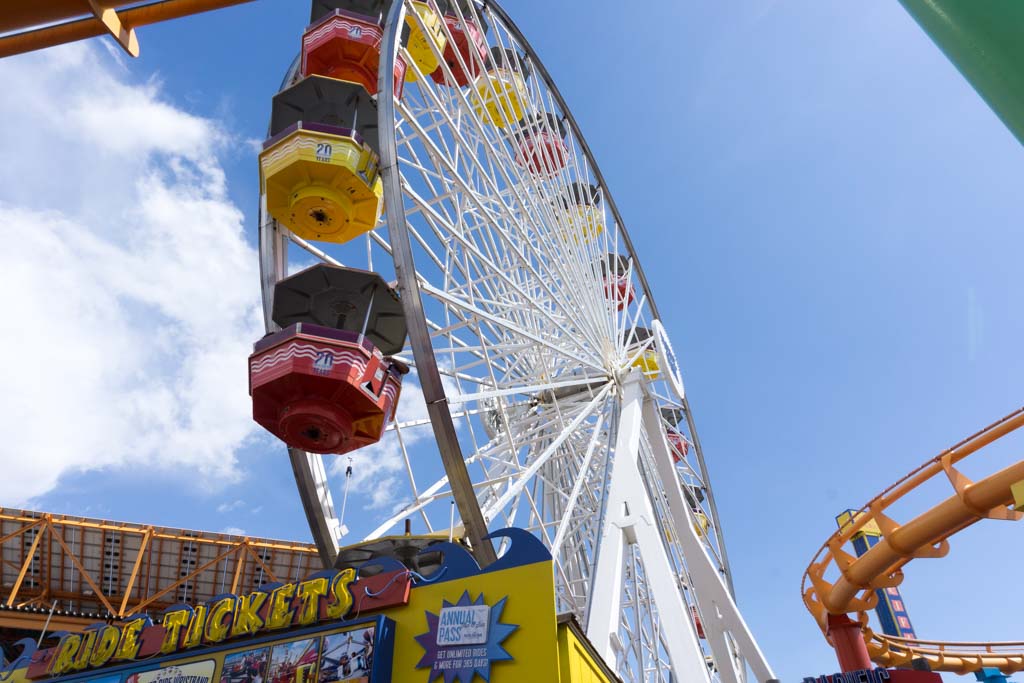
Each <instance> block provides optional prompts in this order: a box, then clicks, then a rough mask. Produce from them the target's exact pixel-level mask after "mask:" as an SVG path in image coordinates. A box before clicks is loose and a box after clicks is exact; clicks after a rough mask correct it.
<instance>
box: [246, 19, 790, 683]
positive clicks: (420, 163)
mask: <svg viewBox="0 0 1024 683" xmlns="http://www.w3.org/2000/svg"><path fill="white" fill-rule="evenodd" d="M260 164H261V207H260V265H261V275H262V292H263V303H264V315H265V319H266V324H267V332H268V334H269V335H270V336H268V337H267V338H266V340H270V341H266V340H264V341H261V342H260V343H258V344H257V353H256V354H254V356H253V359H254V360H251V363H250V371H251V380H252V386H253V387H257V386H260V387H263V388H266V387H270V386H271V385H272V382H273V381H275V380H274V376H272V375H273V371H272V366H273V364H274V363H278V362H282V363H283V362H291V361H292V360H294V359H299V358H303V357H305V358H307V360H308V362H309V363H310V366H309V367H310V373H311V374H310V376H309V378H307V379H306V380H303V381H306V382H307V383H306V384H304V385H303V386H313V383H315V382H318V381H320V380H322V379H323V377H325V376H327V375H329V374H331V373H335V374H337V373H338V372H339V370H338V367H340V366H338V365H336V364H339V363H340V364H341V366H343V367H342V370H343V371H344V372H347V373H349V375H348V376H351V377H353V378H356V379H354V380H352V382H351V387H355V388H354V389H352V392H353V393H350V394H346V396H349V397H350V399H351V401H353V402H355V403H358V405H359V406H362V407H361V408H359V409H358V410H357V409H355V408H353V409H351V410H335V409H333V408H331V406H329V405H327V403H325V402H324V401H319V402H317V401H311V400H303V401H302V402H301V405H297V404H289V405H287V406H284V407H282V405H280V404H279V403H275V404H274V405H273V410H269V411H268V412H267V413H266V415H264V416H263V418H261V417H260V416H257V419H258V420H260V421H261V423H263V424H265V425H266V426H268V429H271V431H274V433H275V434H278V435H279V436H281V437H282V438H283V439H284V440H285V442H286V443H288V444H289V446H290V447H289V448H288V453H289V458H290V460H291V464H292V468H293V471H294V474H295V479H296V483H297V485H298V490H299V493H300V497H301V499H302V501H303V506H304V509H305V512H306V515H307V518H308V519H309V522H310V527H311V529H312V532H313V536H314V539H315V541H316V543H317V546H318V548H319V549H320V553H321V556H322V558H323V560H324V562H325V563H328V564H332V565H333V564H337V563H339V562H342V561H343V560H344V558H345V557H346V552H347V551H346V550H345V548H346V547H347V546H349V545H351V544H354V543H357V542H359V541H360V539H358V538H352V537H351V535H350V534H348V530H347V527H346V524H345V520H344V514H345V512H344V508H345V506H346V502H345V501H346V500H347V496H348V488H347V486H346V482H347V481H348V476H347V475H350V474H351V469H349V467H348V466H347V464H346V463H347V462H348V461H349V458H348V457H345V456H338V455H336V454H338V453H346V452H347V453H350V454H351V462H352V463H355V466H358V463H359V462H360V459H365V458H376V459H377V460H375V461H374V462H375V464H376V465H377V466H382V467H385V468H387V472H388V476H387V477H386V478H383V479H378V480H377V483H378V484H379V485H380V486H383V487H385V488H386V489H387V490H386V491H382V495H386V496H387V497H389V498H390V499H392V500H393V501H394V505H393V507H390V508H385V512H384V513H382V514H381V515H380V519H379V520H376V521H377V524H376V525H375V528H374V529H373V530H372V531H370V532H369V533H368V534H367V535H366V536H365V538H363V539H362V540H363V541H379V542H380V543H382V544H383V543H387V542H388V539H389V538H391V537H394V536H401V535H403V534H411V537H416V538H429V537H431V535H437V536H444V537H448V536H449V535H451V536H456V537H458V538H461V539H464V540H465V542H466V543H467V544H468V545H469V546H470V547H471V548H472V550H473V552H474V554H475V556H476V557H477V559H478V561H480V562H481V564H485V563H489V562H491V561H493V560H494V558H495V557H496V556H497V555H498V554H500V553H501V552H502V551H503V548H502V547H498V548H495V547H494V546H492V545H491V542H490V541H487V540H485V538H484V537H485V536H486V535H487V533H488V528H498V527H507V526H517V527H521V528H524V529H526V530H528V531H530V532H532V533H533V534H535V535H536V536H537V537H538V538H540V539H541V541H543V543H544V544H545V545H546V546H547V547H548V548H549V549H550V551H551V554H552V556H553V558H554V570H555V581H556V587H557V602H558V604H557V608H558V610H559V611H560V612H570V613H572V614H573V615H575V617H576V618H577V619H578V620H579V622H580V623H581V624H582V625H583V626H584V628H585V629H586V632H587V634H588V636H589V638H590V639H591V640H592V641H593V642H594V644H595V645H596V647H597V648H598V649H599V651H600V652H601V653H602V655H603V656H604V657H605V659H606V661H608V662H609V664H610V665H612V666H613V667H615V668H617V670H618V671H619V672H620V675H621V676H622V677H623V679H624V680H629V681H633V680H636V681H641V680H642V681H648V680H652V681H669V680H673V681H674V680H694V681H697V680H709V681H710V680H713V679H718V680H722V681H726V682H728V683H734V682H739V681H742V680H744V679H745V677H746V674H747V667H749V669H750V670H751V671H752V672H753V674H754V676H755V678H756V679H757V680H760V681H765V680H767V679H770V678H773V674H772V672H771V670H770V668H769V667H768V665H767V663H766V662H765V659H764V657H763V655H762V653H761V652H760V650H759V649H758V647H757V644H756V642H755V641H754V639H753V637H752V636H751V634H750V632H749V630H748V628H747V626H746V624H745V623H744V621H743V619H742V617H741V616H740V613H739V610H738V608H737V606H736V604H735V602H734V600H733V596H732V591H731V576H730V570H729V563H728V558H727V556H726V552H725V545H724V541H723V537H722V532H721V528H720V525H719V521H718V514H717V511H716V508H715V501H714V495H713V492H712V489H711V483H710V481H709V479H708V475H707V468H706V466H705V462H704V458H703V454H702V451H701V448H700V442H699V440H698V438H697V433H696V430H695V427H694V422H693V416H692V413H691V411H690V408H689V404H688V403H687V400H686V396H685V393H684V387H683V382H682V377H681V373H680V369H679V364H678V360H677V358H676V356H675V353H674V351H673V348H672V344H671V342H670V340H669V338H668V336H667V334H666V332H665V328H664V326H663V325H662V323H661V321H660V319H659V315H658V310H657V307H656V305H655V302H654V299H653V296H652V292H651V291H650V288H649V286H648V283H647V280H646V279H645V277H644V274H643V271H642V270H641V268H640V264H639V261H638V259H637V256H636V254H635V253H634V250H633V247H632V244H631V242H630V239H629V236H628V234H627V232H626V229H625V226H624V224H623V221H622V219H621V217H620V215H619V213H618V211H617V209H616V207H615V204H614V201H613V200H612V197H611V194H610V192H609V189H608V187H607V186H606V184H605V182H604V179H603V177H602V176H601V173H600V170H599V169H598V167H597V165H596V163H595V161H594V159H593V157H592V155H591V153H590V150H589V148H588V147H587V144H586V142H585V141H584V139H583V137H582V135H581V133H580V131H579V128H578V126H577V125H576V122H575V120H574V119H573V116H572V114H571V112H570V111H569V109H568V107H567V105H566V103H565V101H564V100H563V99H562V97H561V95H560V94H559V92H558V90H557V88H556V87H555V85H554V83H553V82H552V80H551V78H550V76H549V74H548V72H547V71H546V69H545V68H544V66H543V64H542V63H541V62H540V60H539V59H538V57H537V55H536V53H535V52H534V51H533V49H532V48H531V47H530V45H529V43H528V42H527V41H526V39H525V37H524V36H523V35H522V33H521V32H520V31H519V30H518V28H517V27H516V26H515V24H514V23H513V22H512V20H511V19H510V18H509V16H508V15H507V14H506V13H505V11H504V10H503V9H502V8H501V7H500V6H498V5H497V4H496V3H494V2H493V1H492V0H488V1H487V2H486V3H484V4H483V5H482V6H481V5H480V4H477V3H476V2H473V1H472V0H451V1H450V2H449V1H446V0H441V1H440V2H435V1H434V0H429V1H427V2H422V1H418V0H417V1H413V0H395V1H394V2H387V1H384V0H344V1H343V0H315V1H314V2H313V3H312V12H311V23H310V26H309V28H308V29H307V30H306V32H305V35H304V36H303V51H302V54H301V55H300V56H299V57H298V58H297V59H296V60H295V62H294V63H293V64H292V66H291V68H290V69H289V70H288V72H287V74H286V76H285V78H284V81H283V83H282V86H281V90H280V92H279V93H278V94H277V95H275V97H274V103H273V113H272V116H271V123H270V131H269V136H268V140H267V143H266V144H265V145H264V151H263V153H262V154H261V155H260ZM309 262H313V263H314V264H315V265H313V266H312V267H309V268H304V269H301V271H300V272H295V273H291V272H289V264H294V263H298V264H305V263H309ZM295 321H300V322H299V323H298V324H293V323H295ZM301 321H305V322H301ZM312 323H315V324H316V325H315V326H311V325H312ZM303 325H305V328H303ZM282 328H284V329H283V330H282ZM328 328H330V329H331V330H334V331H326V330H328ZM406 332H407V333H408V334H407V338H406ZM275 335H277V336H275ZM282 335H283V336H282ZM282 340H283V341H282ZM318 342H319V343H328V342H330V343H333V344H335V345H341V346H344V348H345V349H346V350H345V351H344V352H343V353H340V354H333V355H332V354H330V353H325V352H323V351H320V350H318V349H319V348H321V347H317V345H316V344H317V343H318ZM284 343H287V344H288V345H290V346H287V349H286V347H285V346H282V345H280V344H284ZM261 344H263V346H262V347H261ZM341 346H339V347H338V348H341ZM289 354H290V355H289ZM338 359H341V360H338ZM318 364H319V365H318ZM258 372H265V373H268V374H266V376H263V375H261V376H259V377H257V374H258ZM406 373H408V374H406ZM314 375H317V376H314ZM264 382H266V384H263V383H264ZM403 383H404V386H405V391H406V392H407V394H408V393H409V392H410V391H413V390H414V387H415V386H418V387H419V388H420V389H421V390H422V392H423V399H424V403H425V406H426V409H425V413H423V414H418V415H411V416H410V415H407V414H406V413H404V412H403V400H409V399H408V395H407V396H406V397H405V398H404V399H403V397H402V396H401V394H400V392H401V390H402V389H401V387H402V385H403ZM274 391H277V389H274ZM255 392H256V389H254V401H255V398H256V393H255ZM267 392H268V394H272V393H273V392H272V391H270V390H269V389H267ZM274 397H275V398H274V400H275V401H279V400H280V396H279V395H278V394H274ZM346 400H349V399H346ZM293 403H294V402H293ZM357 449H359V450H357ZM381 463H383V465H381ZM339 498H340V499H341V500H342V505H341V507H340V508H339V507H338V506H336V504H335V500H336V499H339ZM339 510H341V512H340V514H339ZM456 513H457V514H456ZM363 545H364V547H365V544H363Z"/></svg>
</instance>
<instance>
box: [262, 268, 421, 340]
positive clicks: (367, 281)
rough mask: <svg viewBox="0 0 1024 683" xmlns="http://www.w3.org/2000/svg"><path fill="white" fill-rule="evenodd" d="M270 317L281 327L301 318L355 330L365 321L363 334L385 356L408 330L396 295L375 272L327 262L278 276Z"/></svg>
mask: <svg viewBox="0 0 1024 683" xmlns="http://www.w3.org/2000/svg"><path fill="white" fill-rule="evenodd" d="M367 309H369V318H368V319H367ZM272 317H273V319H274V322H275V323H277V324H278V325H280V326H281V327H287V326H289V325H293V324H295V323H298V322H305V323H315V324H317V325H324V326H326V327H333V328H336V329H339V330H346V331H349V332H356V333H359V332H362V330H363V322H364V321H367V324H366V333H365V334H366V338H367V339H369V340H370V341H371V342H372V343H373V345H374V346H376V347H377V348H378V349H380V351H381V353H383V354H384V355H385V356H390V355H394V354H396V353H398V352H400V351H401V350H402V347H404V346H405V339H406V336H407V330H406V325H405V314H404V313H403V311H402V302H401V299H399V297H398V295H397V294H396V293H395V291H394V290H393V289H392V288H391V287H389V286H388V284H387V283H386V282H384V279H383V278H382V277H381V276H380V275H378V274H377V273H372V272H370V271H366V270H359V269H357V268H342V267H340V266H332V265H328V264H326V263H319V264H317V265H315V266H312V267H310V268H306V269H305V270H302V271H300V272H298V273H296V274H295V275H292V276H289V277H287V278H285V279H283V280H281V281H279V282H278V283H277V284H276V285H275V286H274V309H273V313H272Z"/></svg>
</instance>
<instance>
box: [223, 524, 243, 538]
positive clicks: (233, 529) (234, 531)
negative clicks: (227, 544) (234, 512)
mask: <svg viewBox="0 0 1024 683" xmlns="http://www.w3.org/2000/svg"><path fill="white" fill-rule="evenodd" d="M217 533H220V534H229V535H231V536H246V535H247V534H246V532H245V529H240V528H238V527H237V526H226V527H224V528H223V529H221V530H220V531H218V532H217Z"/></svg>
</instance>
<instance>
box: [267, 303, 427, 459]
mask: <svg viewBox="0 0 1024 683" xmlns="http://www.w3.org/2000/svg"><path fill="white" fill-rule="evenodd" d="M408 371H409V369H408V367H406V366H405V365H404V364H403V363H400V362H398V361H395V360H392V359H390V358H385V357H384V356H383V355H382V354H381V352H380V350H379V349H377V347H375V346H374V345H373V344H372V343H370V341H369V340H367V339H366V338H365V337H362V336H361V335H359V334H358V333H356V332H350V331H348V330H338V329H333V328H330V327H322V326H320V325H313V324H310V323H296V324H294V325H292V326H290V327H288V328H286V329H284V330H282V331H281V332H277V333H275V334H271V335H268V336H266V337H264V338H263V339H261V340H260V341H258V342H257V343H256V345H255V349H254V351H253V354H252V355H251V356H249V393H250V394H251V395H252V400H253V419H255V420H256V422H258V423H260V424H261V425H262V426H263V427H265V428H266V429H267V430H268V431H270V432H271V433H272V434H274V435H275V436H277V437H278V438H280V439H281V440H282V441H284V442H285V443H286V444H288V445H289V446H291V447H293V448H301V449H303V450H306V451H309V452H311V453H348V452H349V451H353V450H356V449H357V448H362V447H363V446H369V445H371V444H374V443H377V442H378V441H380V439H381V437H382V436H383V435H384V428H385V427H386V426H387V424H388V422H390V421H391V420H392V418H393V417H394V408H395V406H396V405H397V404H398V397H399V393H400V392H401V387H402V375H404V374H405V373H407V372H408Z"/></svg>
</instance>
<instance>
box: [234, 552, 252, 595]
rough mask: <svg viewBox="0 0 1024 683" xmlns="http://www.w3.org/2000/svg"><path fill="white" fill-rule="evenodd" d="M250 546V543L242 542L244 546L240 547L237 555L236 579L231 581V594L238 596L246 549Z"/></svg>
mask: <svg viewBox="0 0 1024 683" xmlns="http://www.w3.org/2000/svg"><path fill="white" fill-rule="evenodd" d="M248 545H249V541H248V540H245V541H242V545H240V546H238V551H237V552H236V553H235V578H234V579H233V580H232V581H231V594H232V595H238V580H239V579H240V578H242V567H244V566H245V548H246V546H248Z"/></svg>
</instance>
